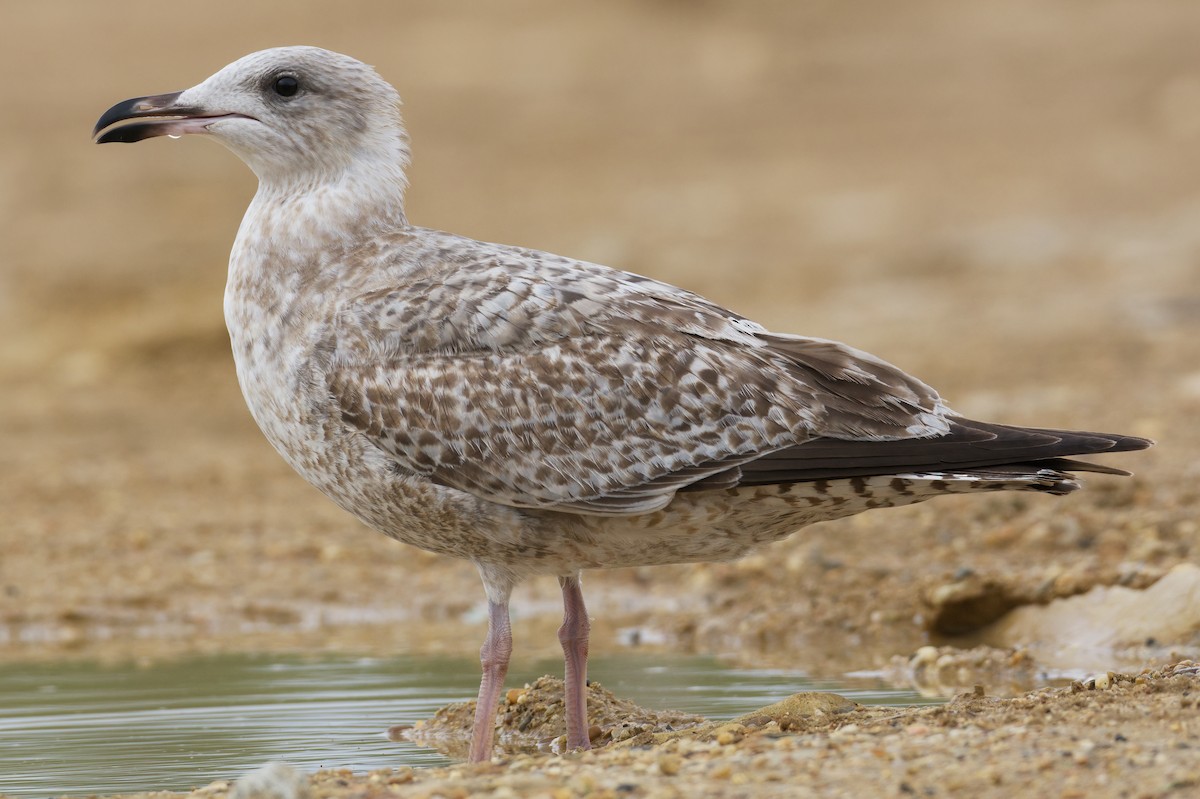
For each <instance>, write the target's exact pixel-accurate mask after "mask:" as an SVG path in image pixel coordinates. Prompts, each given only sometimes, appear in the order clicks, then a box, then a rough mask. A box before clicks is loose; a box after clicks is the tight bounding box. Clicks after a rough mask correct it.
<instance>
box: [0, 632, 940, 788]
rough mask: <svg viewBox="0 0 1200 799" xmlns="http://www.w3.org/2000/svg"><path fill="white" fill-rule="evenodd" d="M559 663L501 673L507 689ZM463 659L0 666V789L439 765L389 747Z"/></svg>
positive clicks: (663, 697) (707, 694)
mask: <svg viewBox="0 0 1200 799" xmlns="http://www.w3.org/2000/svg"><path fill="white" fill-rule="evenodd" d="M590 666H591V668H590V673H591V674H592V676H594V677H595V678H596V679H598V680H600V681H601V682H602V683H603V684H604V685H605V686H606V687H607V688H609V689H610V690H612V691H614V692H615V693H617V694H618V695H621V696H625V697H629V698H630V699H633V700H634V701H637V702H638V703H640V704H642V705H645V706H647V707H658V708H667V707H670V708H674V709H677V710H683V711H687V712H692V713H699V714H701V715H705V716H709V717H711V718H728V717H732V716H736V715H739V714H741V713H745V712H748V711H750V710H753V709H755V708H758V707H762V706H763V705H767V704H770V703H771V702H775V701H777V700H779V699H781V698H783V697H785V696H788V695H790V694H793V693H795V692H797V691H806V690H823V691H836V692H838V693H841V694H842V695H844V696H847V697H849V698H852V699H855V700H857V701H859V702H862V703H864V704H905V705H907V704H916V703H922V702H928V701H930V700H928V699H922V698H921V697H919V696H917V695H916V694H914V693H911V692H905V691H892V690H884V689H882V688H881V687H880V686H879V685H878V684H877V683H872V682H870V681H865V680H858V681H847V682H844V683H830V682H813V681H810V680H806V679H804V678H803V677H802V676H800V675H798V674H796V673H794V672H786V671H772V670H746V669H729V668H724V667H722V666H721V665H720V664H719V663H718V662H716V661H715V660H713V659H710V658H699V657H689V658H680V657H661V656H652V657H651V656H637V657H634V656H629V657H623V658H608V659H600V658H597V659H596V660H595V661H593V662H592V663H591V664H590ZM560 667H561V664H560V663H558V662H551V661H547V662H545V663H537V664H532V667H531V668H528V669H525V670H521V671H517V670H514V671H513V672H512V673H510V676H509V679H508V684H510V685H521V684H522V683H524V682H527V681H531V680H532V679H534V678H535V677H536V676H538V675H540V674H543V673H547V672H549V673H555V672H556V671H557V670H558V669H559V668H560ZM477 680H478V664H477V663H475V662H474V661H471V660H465V659H436V658H395V659H381V658H344V659H304V658H299V657H291V658H289V657H278V656H272V657H256V656H220V657H210V658H198V659H191V660H186V661H175V662H168V663H160V664H156V665H154V666H151V667H138V666H135V665H127V666H119V667H113V666H107V665H105V666H100V665H95V664H86V663H83V664H81V663H67V664H54V663H51V664H25V665H15V666H4V667H2V668H0V794H8V795H10V796H14V797H32V796H38V797H42V796H46V795H49V794H65V793H69V794H89V793H115V792H131V791H146V790H188V789H191V788H196V787H200V786H203V785H206V784H208V783H209V782H211V781H212V780H216V779H232V778H236V777H237V776H238V775H240V774H243V773H245V772H246V771H249V770H250V769H253V768H255V767H257V766H259V765H261V764H262V763H264V762H266V761H268V760H283V761H286V762H288V763H291V764H292V765H294V766H296V767H297V768H300V769H303V770H305V771H312V770H315V769H318V768H349V769H352V770H354V771H356V772H362V771H367V770H370V769H374V768H384V767H396V766H400V765H410V766H418V767H419V766H433V765H443V764H446V763H448V762H449V761H448V760H447V759H446V758H444V757H443V756H442V755H440V754H438V753H437V752H434V751H433V750H430V749H425V748H422V747H418V746H416V745H414V744H409V743H397V742H393V741H389V740H388V739H387V738H386V735H385V732H386V730H387V729H388V727H390V726H392V725H395V724H413V723H414V722H416V721H418V720H420V719H423V718H427V717H429V716H431V715H433V713H434V711H436V710H437V709H438V708H439V707H441V706H443V705H445V704H447V703H449V702H454V701H461V700H463V699H465V698H469V697H470V696H471V695H473V692H474V685H475V683H476V681H477Z"/></svg>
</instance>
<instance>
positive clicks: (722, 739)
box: [716, 724, 746, 746]
mask: <svg viewBox="0 0 1200 799" xmlns="http://www.w3.org/2000/svg"><path fill="white" fill-rule="evenodd" d="M745 737H746V728H745V727H744V726H742V725H741V724H726V725H725V726H724V727H722V728H721V729H719V730H717V739H716V740H717V743H719V744H720V745H721V746H729V745H730V744H735V743H737V742H738V741H740V740H742V739H743V738H745Z"/></svg>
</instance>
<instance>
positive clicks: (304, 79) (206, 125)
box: [92, 47, 409, 188]
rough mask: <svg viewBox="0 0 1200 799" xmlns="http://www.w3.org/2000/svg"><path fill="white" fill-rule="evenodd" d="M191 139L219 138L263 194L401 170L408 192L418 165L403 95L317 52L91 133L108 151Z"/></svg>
mask: <svg viewBox="0 0 1200 799" xmlns="http://www.w3.org/2000/svg"><path fill="white" fill-rule="evenodd" d="M189 134H204V135H209V136H212V137H214V138H215V139H217V140H218V141H219V142H221V143H222V144H224V145H225V146H226V147H228V148H229V149H230V150H232V151H233V152H234V153H235V154H236V155H237V156H238V157H239V158H241V159H242V160H243V161H244V162H246V164H247V165H249V167H250V168H251V169H253V170H254V172H255V174H256V175H258V177H259V180H260V181H261V182H262V183H263V184H264V185H274V186H287V185H301V186H305V187H313V186H317V185H321V184H324V183H327V182H330V181H337V180H341V179H343V178H344V177H345V175H346V173H347V172H348V171H357V172H363V171H367V170H382V171H384V172H393V171H394V172H395V173H396V175H398V177H399V179H400V181H401V184H403V172H404V169H405V167H406V166H407V164H408V158H409V151H408V136H407V134H406V132H405V130H404V125H403V122H402V121H401V118H400V97H399V95H398V94H397V93H396V90H395V89H393V88H392V87H391V85H389V84H388V83H387V82H386V81H384V80H383V79H382V78H381V77H379V75H378V74H377V73H376V72H375V70H373V69H372V68H371V67H369V66H367V65H366V64H363V63H362V62H360V61H357V60H355V59H353V58H350V57H349V56H345V55H342V54H340V53H334V52H331V51H329V50H323V49H321V48H318V47H278V48H274V49H271V50H262V51H259V52H256V53H251V54H250V55H247V56H245V57H243V58H240V59H238V60H237V61H234V62H233V63H232V64H230V65H228V66H226V67H225V68H223V69H221V70H220V71H219V72H217V73H216V74H214V75H213V76H212V77H210V78H208V79H207V80H205V81H203V82H202V83H199V84H197V85H196V86H193V87H192V88H190V89H185V90H183V91H180V92H173V93H171V94H159V95H153V96H147V97H135V98H133V99H130V100H125V101H123V102H120V103H117V104H116V105H114V106H113V107H112V108H110V109H108V111H106V112H104V115H103V116H101V117H100V120H99V121H98V122H97V123H96V127H95V129H94V130H93V131H92V135H93V137H95V139H96V142H97V143H100V144H106V143H109V142H138V141H142V140H144V139H149V138H152V137H155V136H172V137H176V138H177V137H179V136H184V135H189ZM401 188H402V186H401Z"/></svg>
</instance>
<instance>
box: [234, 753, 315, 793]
mask: <svg viewBox="0 0 1200 799" xmlns="http://www.w3.org/2000/svg"><path fill="white" fill-rule="evenodd" d="M230 796H231V799H308V796H309V790H308V777H306V776H304V775H303V774H301V773H300V772H299V771H297V770H296V769H294V768H292V767H291V766H289V765H288V764H287V763H280V762H278V761H275V762H271V763H267V764H265V765H263V766H260V767H259V768H257V769H255V770H254V771H251V772H250V773H249V774H246V775H245V776H243V777H241V778H240V779H239V780H238V781H237V783H236V784H235V785H234V786H233V793H232V794H231V795H230Z"/></svg>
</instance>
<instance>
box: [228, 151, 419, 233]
mask: <svg viewBox="0 0 1200 799" xmlns="http://www.w3.org/2000/svg"><path fill="white" fill-rule="evenodd" d="M403 155H405V156H406V155H407V153H404V154H403ZM406 165H407V158H404V159H403V160H401V159H398V158H390V159H389V158H377V159H376V158H370V159H368V158H356V159H353V160H350V161H349V162H348V163H346V164H344V165H340V166H339V167H336V168H331V169H329V170H326V171H319V172H318V171H311V172H305V173H303V174H301V175H294V176H286V177H283V178H274V179H266V178H261V177H260V180H259V185H258V192H257V193H256V194H255V196H254V200H253V201H252V202H251V204H250V208H249V209H248V210H247V212H246V219H245V221H244V223H243V224H245V223H255V222H259V223H261V224H264V225H273V226H274V225H280V224H285V225H287V226H288V228H289V231H288V233H289V235H291V236H294V237H296V239H297V240H298V241H297V242H295V243H298V244H300V246H303V245H304V244H305V243H311V244H312V245H316V246H320V247H322V248H329V247H330V246H331V245H334V246H336V245H337V244H338V243H341V242H343V241H349V240H358V241H362V240H364V239H365V238H366V237H370V236H372V235H378V234H379V233H383V232H387V231H393V230H397V229H403V228H406V227H408V219H407V217H406V216H405V213H404V191H405V189H406V188H407V187H408V181H407V179H406V177H405V174H404V168H405V166H406Z"/></svg>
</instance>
